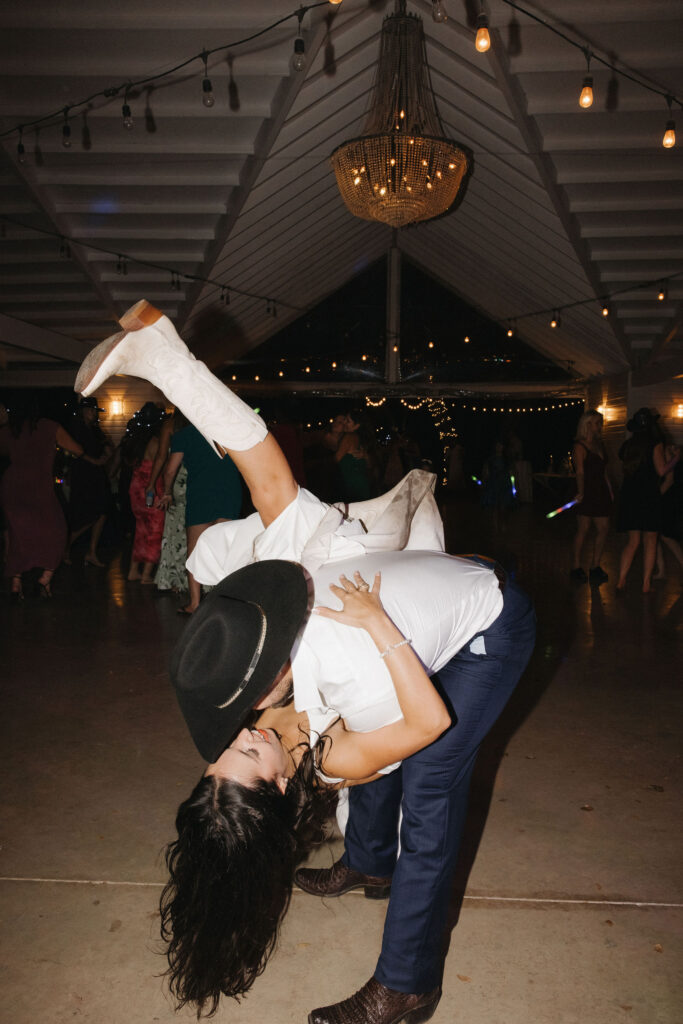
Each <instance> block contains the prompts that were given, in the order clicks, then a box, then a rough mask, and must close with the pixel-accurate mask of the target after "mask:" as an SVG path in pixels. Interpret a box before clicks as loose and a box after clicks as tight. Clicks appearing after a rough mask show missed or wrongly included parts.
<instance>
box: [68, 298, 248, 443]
mask: <svg viewBox="0 0 683 1024" xmlns="http://www.w3.org/2000/svg"><path fill="white" fill-rule="evenodd" d="M119 323H120V324H121V326H122V327H123V328H124V329H123V331H120V332H119V333H118V334H113V335H112V336H111V337H110V338H107V339H106V340H105V341H103V342H101V343H100V344H99V345H98V346H97V347H96V348H94V349H93V350H92V352H90V353H89V354H88V355H87V356H86V357H85V359H84V360H83V363H82V364H81V368H80V370H79V371H78V376H77V377H76V383H75V385H74V388H75V390H76V391H79V392H80V393H81V394H82V395H91V394H93V392H95V391H97V389H98V388H99V387H100V386H101V385H102V384H103V383H104V382H105V380H107V379H108V378H109V377H111V376H113V375H114V374H125V375H126V376H131V377H142V378H143V379H144V380H148V381H149V382H150V384H154V386H155V387H157V388H159V390H160V391H163V393H164V394H165V395H166V398H167V399H168V400H169V402H170V403H171V404H172V405H174V406H176V407H177V408H178V409H180V410H181V412H183V413H184V415H185V416H186V417H187V418H188V420H189V421H190V422H191V423H193V424H194V426H195V427H196V428H197V430H199V432H200V433H201V434H203V436H204V437H205V438H206V440H207V441H208V442H209V444H210V445H211V446H212V447H213V448H214V449H216V448H218V452H219V454H220V455H223V454H225V453H224V451H223V449H226V448H227V449H232V450H233V451H238V452H240V451H246V450H247V449H249V448H253V447H254V445H256V444H258V443H259V442H260V441H263V439H264V438H265V436H266V434H267V433H268V429H267V427H266V425H265V423H264V422H263V420H262V419H261V417H260V416H257V414H256V413H255V412H254V410H253V409H250V408H249V406H248V405H247V404H246V403H245V402H243V401H242V399H241V398H238V397H237V395H235V394H233V392H232V391H230V389H229V388H227V387H226V386H225V385H224V384H222V383H221V382H220V381H219V380H218V379H217V378H216V377H214V375H213V374H212V373H211V371H210V370H209V368H208V367H207V366H205V365H204V363H202V362H200V361H199V360H198V359H195V357H194V356H193V355H192V353H191V352H190V351H189V349H188V348H187V346H186V345H185V342H184V341H183V340H182V338H180V337H179V336H178V334H177V333H176V330H175V327H174V326H173V324H172V323H171V321H170V320H169V319H168V317H167V316H164V315H163V314H162V313H160V312H159V310H158V309H155V308H154V306H151V305H150V304H149V303H148V302H146V301H145V300H144V299H142V300H141V301H140V302H138V303H136V305H134V306H132V307H131V308H130V309H129V310H128V312H127V313H125V314H124V315H123V316H122V317H121V319H120V321H119Z"/></svg>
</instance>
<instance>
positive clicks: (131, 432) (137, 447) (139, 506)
mask: <svg viewBox="0 0 683 1024" xmlns="http://www.w3.org/2000/svg"><path fill="white" fill-rule="evenodd" d="M163 419H164V413H163V410H161V409H159V408H158V407H157V406H156V405H155V404H154V402H145V404H144V405H143V407H142V409H140V411H139V412H137V413H136V414H135V416H134V417H133V419H132V420H129V422H128V425H127V426H126V437H125V438H124V440H123V441H122V442H121V444H122V449H123V452H122V457H123V458H124V459H125V461H126V462H128V463H130V464H131V465H132V466H133V475H132V477H131V481H130V489H129V492H128V493H129V495H130V507H131V509H132V512H133V515H134V516H135V537H134V539H133V552H132V554H131V560H130V567H129V570H128V577H127V578H128V580H129V582H131V583H133V582H136V581H139V582H140V583H143V584H153V583H154V570H155V569H156V566H157V563H158V561H159V557H160V555H161V538H162V537H163V533H164V512H163V509H161V508H158V507H155V498H161V497H162V495H163V485H162V482H161V479H160V478H158V479H157V481H156V487H155V489H154V490H150V479H151V476H152V468H153V465H154V459H155V458H156V455H157V452H158V450H159V434H160V433H161V424H162V422H163Z"/></svg>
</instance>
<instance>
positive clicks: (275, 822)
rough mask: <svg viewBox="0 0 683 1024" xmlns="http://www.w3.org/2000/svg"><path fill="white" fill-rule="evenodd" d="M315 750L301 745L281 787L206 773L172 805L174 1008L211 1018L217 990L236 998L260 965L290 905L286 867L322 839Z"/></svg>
mask: <svg viewBox="0 0 683 1024" xmlns="http://www.w3.org/2000/svg"><path fill="white" fill-rule="evenodd" d="M319 756H320V751H319V750H315V751H314V750H310V749H309V748H308V746H307V747H306V749H305V751H304V753H303V756H302V758H301V762H300V764H299V766H298V768H297V770H296V772H295V774H294V777H293V778H291V779H290V780H289V782H288V785H287V788H286V790H285V792H284V794H283V793H282V792H281V791H280V789H279V788H278V786H277V785H276V783H275V782H265V781H261V782H259V784H258V785H256V786H254V787H247V786H244V785H242V784H241V783H238V782H235V781H234V780H230V779H222V778H219V777H217V776H215V775H209V776H204V777H203V778H201V779H200V781H199V782H198V783H197V785H196V786H195V788H194V790H193V791H192V793H191V794H190V796H189V797H188V799H187V800H185V802H184V803H182V804H181V805H180V807H179V808H178V815H177V818H176V829H177V831H178V838H177V839H176V840H175V842H172V843H170V844H169V845H168V847H167V848H166V865H167V867H168V870H169V874H170V878H169V880H168V882H167V883H166V885H165V887H164V890H163V892H162V894H161V900H160V910H161V937H162V939H163V940H164V942H165V943H166V956H167V958H168V970H167V971H166V972H165V973H166V976H167V977H168V979H169V987H170V990H171V994H172V995H173V997H174V999H175V1001H176V1009H180V1008H181V1007H183V1006H186V1005H188V1004H190V1005H192V1006H193V1007H195V1008H196V1010H197V1018H198V1019H199V1018H200V1017H201V1016H202V1014H205V1015H206V1016H208V1017H210V1016H212V1015H213V1014H214V1013H215V1012H216V1010H217V1008H218V1003H219V1000H220V997H221V995H225V996H230V997H232V998H235V999H237V1000H238V1001H239V997H240V996H242V995H244V994H245V993H246V992H247V991H248V990H249V989H250V988H251V986H252V985H253V983H254V981H255V980H256V978H257V977H258V976H259V974H261V973H262V972H263V970H264V969H265V966H266V963H267V961H268V958H269V957H270V954H271V953H272V951H273V949H274V948H275V944H276V941H277V937H278V931H279V927H280V922H281V921H282V918H283V917H284V914H285V912H286V910H287V907H288V906H289V901H290V898H291V894H292V885H293V881H294V871H295V868H296V867H297V865H298V864H299V862H300V861H301V860H302V859H303V857H304V856H305V855H306V853H307V852H308V850H309V849H310V848H311V847H312V846H313V845H315V844H316V843H320V842H322V841H323V840H324V839H325V838H326V821H327V819H328V818H329V817H330V815H331V813H332V810H333V807H334V802H335V800H336V792H335V791H334V790H331V789H329V788H328V787H325V786H324V785H322V784H321V783H319V781H318V779H317V776H316V774H315V764H316V762H317V761H318V759H319Z"/></svg>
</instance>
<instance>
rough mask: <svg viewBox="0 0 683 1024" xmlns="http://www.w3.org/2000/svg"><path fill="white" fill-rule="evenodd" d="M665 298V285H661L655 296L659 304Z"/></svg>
mask: <svg viewBox="0 0 683 1024" xmlns="http://www.w3.org/2000/svg"><path fill="white" fill-rule="evenodd" d="M666 297H667V287H666V285H665V284H663V285H662V287H661V288H660V289H659V292H658V294H657V298H658V299H659V301H660V302H664V300H665V299H666Z"/></svg>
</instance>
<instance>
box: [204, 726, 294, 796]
mask: <svg viewBox="0 0 683 1024" xmlns="http://www.w3.org/2000/svg"><path fill="white" fill-rule="evenodd" d="M291 764H292V762H291V758H290V756H289V754H288V753H287V751H286V750H285V748H284V747H283V745H282V742H281V741H280V738H279V737H278V735H277V733H276V732H275V731H274V730H273V729H242V730H241V731H240V732H239V733H238V734H237V738H236V739H235V740H233V742H232V743H231V744H230V746H229V747H227V748H226V749H225V750H224V751H223V753H222V754H221V756H220V757H219V758H218V759H217V760H216V761H215V762H214V763H213V764H210V765H209V767H208V768H207V769H206V772H205V774H206V775H217V776H218V777H219V778H222V779H232V780H233V781H234V782H239V783H241V784H242V785H243V786H254V785H256V783H257V782H258V781H259V779H265V781H266V782H276V783H277V785H278V786H279V787H280V789H281V790H282V792H283V793H284V791H285V788H286V786H287V772H288V771H289V769H290V767H291Z"/></svg>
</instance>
